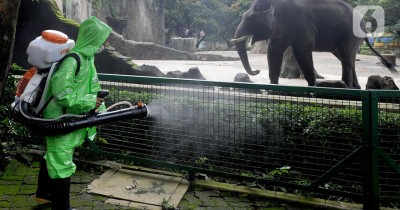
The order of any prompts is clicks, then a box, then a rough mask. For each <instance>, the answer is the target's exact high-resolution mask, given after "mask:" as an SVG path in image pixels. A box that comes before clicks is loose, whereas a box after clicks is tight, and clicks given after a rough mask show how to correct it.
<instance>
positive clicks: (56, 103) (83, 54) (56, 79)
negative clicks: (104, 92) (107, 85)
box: [43, 17, 112, 179]
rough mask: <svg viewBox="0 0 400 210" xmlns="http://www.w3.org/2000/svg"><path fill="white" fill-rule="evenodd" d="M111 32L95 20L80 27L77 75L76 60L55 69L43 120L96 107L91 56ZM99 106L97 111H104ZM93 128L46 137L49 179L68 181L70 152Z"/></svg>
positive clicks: (72, 166)
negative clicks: (50, 98) (50, 96)
mask: <svg viewBox="0 0 400 210" xmlns="http://www.w3.org/2000/svg"><path fill="white" fill-rule="evenodd" d="M111 31H112V29H111V28H110V27H109V26H107V25H106V24H105V23H103V22H101V21H99V20H98V19H97V18H96V17H90V18H88V19H87V20H85V21H83V22H82V23H81V24H80V28H79V33H78V38H77V40H76V45H75V47H74V48H72V50H71V52H73V53H76V54H78V55H79V57H80V60H81V63H80V69H79V72H78V74H77V75H75V71H76V68H77V61H76V60H75V59H74V58H73V57H68V58H67V59H65V60H64V61H63V62H62V64H61V65H60V66H59V67H58V69H57V70H56V72H55V73H54V75H53V77H52V78H51V81H50V86H49V91H48V92H47V93H46V94H47V95H49V94H52V95H53V97H54V98H53V99H52V100H51V101H50V103H49V104H48V106H47V107H46V109H45V110H44V112H43V117H44V118H46V119H52V118H56V117H58V116H60V115H63V114H82V113H87V112H89V111H90V110H92V109H94V108H95V107H96V100H97V92H98V91H99V90H101V87H100V83H99V80H98V77H97V72H96V67H95V65H94V55H95V53H96V52H97V50H99V49H100V47H101V46H102V45H103V44H104V42H105V41H106V40H107V38H108V36H109V35H110V33H111ZM104 109H105V107H104V105H102V106H101V107H100V108H99V110H100V111H101V110H104ZM95 133H96V130H95V128H84V129H79V130H76V131H73V132H71V133H68V134H65V135H57V136H47V137H46V147H47V151H46V155H45V159H46V163H47V169H48V172H49V176H50V177H51V178H52V179H56V178H67V177H70V176H71V175H72V174H74V173H75V170H76V165H75V164H74V163H73V161H72V160H73V153H74V149H75V147H77V146H80V145H81V144H82V143H83V142H84V139H85V138H87V137H89V136H93V135H95Z"/></svg>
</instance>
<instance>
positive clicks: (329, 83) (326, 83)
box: [315, 80, 348, 88]
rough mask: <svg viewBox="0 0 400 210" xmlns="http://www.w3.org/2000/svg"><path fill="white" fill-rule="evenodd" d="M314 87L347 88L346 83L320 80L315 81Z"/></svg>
mask: <svg viewBox="0 0 400 210" xmlns="http://www.w3.org/2000/svg"><path fill="white" fill-rule="evenodd" d="M315 86H317V87H329V88H348V87H347V85H346V83H344V82H343V81H342V80H321V81H316V82H315Z"/></svg>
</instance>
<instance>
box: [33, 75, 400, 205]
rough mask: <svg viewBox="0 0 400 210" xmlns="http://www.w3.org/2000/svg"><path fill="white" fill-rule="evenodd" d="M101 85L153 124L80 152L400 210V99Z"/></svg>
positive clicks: (265, 88)
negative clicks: (137, 106)
mask: <svg viewBox="0 0 400 210" xmlns="http://www.w3.org/2000/svg"><path fill="white" fill-rule="evenodd" d="M99 79H100V80H101V82H102V87H103V88H105V89H108V90H110V93H111V94H110V96H109V97H108V98H107V100H106V101H107V105H108V106H109V105H111V104H114V103H115V102H119V101H130V102H138V101H142V102H144V103H145V104H147V105H148V109H149V110H150V117H148V118H146V119H141V120H130V121H122V122H118V123H112V124H109V125H104V126H101V127H100V128H99V129H98V130H99V134H100V135H99V138H98V139H97V140H96V141H95V142H94V144H93V143H91V144H90V145H91V146H84V147H82V148H79V150H78V151H79V152H84V153H87V154H97V155H102V156H103V157H106V158H109V159H119V160H124V161H129V162H132V163H134V164H139V165H144V166H147V167H156V168H167V169H173V170H176V171H185V172H186V173H187V174H188V176H189V178H190V179H194V178H195V176H196V174H197V173H202V174H207V176H210V177H212V178H214V179H218V180H224V179H228V178H229V179H230V180H236V181H237V182H238V183H241V184H251V185H254V186H257V187H261V188H264V189H266V190H276V191H284V192H288V193H294V194H301V195H304V196H312V197H319V198H324V199H331V200H341V201H349V202H359V203H363V204H364V209H378V208H379V206H381V207H382V206H385V207H400V176H399V175H400V165H399V164H400V114H399V109H400V108H399V102H400V93H399V92H398V91H366V90H350V89H327V88H318V87H289V86H281V85H261V84H247V83H225V82H212V81H199V80H178V79H169V78H150V77H136V76H123V75H106V74H101V75H99ZM121 108H123V107H121ZM37 143H38V141H37V142H36V144H37ZM41 143H43V142H41Z"/></svg>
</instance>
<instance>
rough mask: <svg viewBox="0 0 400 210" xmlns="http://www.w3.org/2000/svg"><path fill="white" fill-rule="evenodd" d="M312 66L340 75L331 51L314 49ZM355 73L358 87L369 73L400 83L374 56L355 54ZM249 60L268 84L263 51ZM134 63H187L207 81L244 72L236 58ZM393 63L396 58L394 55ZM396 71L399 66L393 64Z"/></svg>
mask: <svg viewBox="0 0 400 210" xmlns="http://www.w3.org/2000/svg"><path fill="white" fill-rule="evenodd" d="M201 53H207V54H215V55H223V56H228V57H237V58H238V57H239V56H238V54H237V52H236V51H207V52H200V53H199V54H201ZM313 57H314V66H315V69H316V70H317V71H318V72H319V73H320V74H321V75H322V76H324V77H325V79H327V80H340V79H341V74H342V70H341V68H342V67H341V63H340V61H339V60H338V59H337V58H336V57H335V56H333V55H332V54H331V53H321V52H314V53H313ZM357 59H358V60H359V61H357V62H356V74H357V77H358V81H359V83H360V86H361V88H362V89H365V85H366V83H367V80H368V77H369V76H371V75H380V76H382V77H383V76H390V77H392V78H393V79H394V81H395V83H396V84H397V86H399V85H400V75H399V74H392V73H391V72H390V71H389V70H388V69H387V68H385V67H384V66H383V65H382V64H380V62H379V60H378V57H377V56H370V55H357ZM249 61H250V64H251V66H252V68H253V69H259V70H261V73H260V74H259V75H257V76H250V79H251V80H252V81H253V82H255V83H260V84H269V78H268V62H267V55H266V54H249ZM133 62H135V63H136V64H138V65H143V64H146V65H153V66H157V67H158V68H159V69H160V70H161V71H162V72H163V73H167V72H169V71H175V70H180V71H187V70H188V69H189V68H191V67H198V68H199V69H200V71H201V73H202V75H203V76H204V77H205V78H206V79H207V80H210V81H224V82H233V80H234V78H235V75H236V74H237V73H245V70H244V68H243V66H242V63H241V61H240V60H238V61H181V60H178V61H175V60H133ZM396 62H397V64H399V63H400V59H397V61H396ZM397 69H398V70H399V71H400V67H397ZM279 83H280V84H282V85H289V86H306V85H307V82H306V81H305V80H304V79H283V78H281V79H280V80H279Z"/></svg>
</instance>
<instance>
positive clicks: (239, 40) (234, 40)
mask: <svg viewBox="0 0 400 210" xmlns="http://www.w3.org/2000/svg"><path fill="white" fill-rule="evenodd" d="M249 37H250V36H242V37H240V38H237V39H231V42H232V43H238V42H242V41H244V40H247V39H248V38H249Z"/></svg>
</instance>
